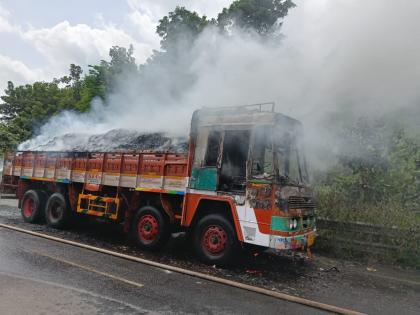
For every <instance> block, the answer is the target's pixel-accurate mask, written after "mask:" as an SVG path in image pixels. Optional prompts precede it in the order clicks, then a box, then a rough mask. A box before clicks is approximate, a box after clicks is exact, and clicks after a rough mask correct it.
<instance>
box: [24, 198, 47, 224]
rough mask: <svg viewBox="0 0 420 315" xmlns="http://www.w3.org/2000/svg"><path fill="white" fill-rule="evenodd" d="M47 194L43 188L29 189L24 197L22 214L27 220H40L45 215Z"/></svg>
mask: <svg viewBox="0 0 420 315" xmlns="http://www.w3.org/2000/svg"><path fill="white" fill-rule="evenodd" d="M45 199H46V194H45V193H44V192H43V191H41V190H28V191H26V192H25V194H24V195H23V197H22V206H21V214H22V218H23V220H24V221H25V222H28V223H36V222H40V221H41V220H42V219H43V217H44V208H45Z"/></svg>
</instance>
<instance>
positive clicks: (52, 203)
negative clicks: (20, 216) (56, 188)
mask: <svg viewBox="0 0 420 315" xmlns="http://www.w3.org/2000/svg"><path fill="white" fill-rule="evenodd" d="M70 217H71V216H70V209H69V207H68V206H67V202H66V199H65V198H64V196H63V195H62V194H60V193H54V194H52V195H51V196H50V198H48V201H47V206H46V208H45V220H46V221H47V225H48V226H50V227H53V228H56V229H62V228H64V227H65V226H66V225H67V224H68V223H69V221H70Z"/></svg>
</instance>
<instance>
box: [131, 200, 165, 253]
mask: <svg viewBox="0 0 420 315" xmlns="http://www.w3.org/2000/svg"><path fill="white" fill-rule="evenodd" d="M132 235H133V238H134V240H135V241H136V243H137V245H138V246H139V247H141V248H144V249H148V250H158V249H160V248H162V247H163V246H164V245H165V244H166V242H167V241H168V239H169V236H170V227H169V223H168V222H167V220H166V218H165V217H164V216H163V214H162V212H160V211H159V210H158V209H156V208H154V207H151V206H145V207H142V208H140V210H139V211H138V212H137V214H136V216H135V217H134V221H133V227H132Z"/></svg>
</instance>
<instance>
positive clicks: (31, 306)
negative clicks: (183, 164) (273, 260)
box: [0, 228, 320, 314]
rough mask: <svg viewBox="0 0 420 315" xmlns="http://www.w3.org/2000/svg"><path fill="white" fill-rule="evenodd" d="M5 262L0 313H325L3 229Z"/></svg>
mask: <svg viewBox="0 0 420 315" xmlns="http://www.w3.org/2000/svg"><path fill="white" fill-rule="evenodd" d="M0 257H1V259H0V314H142V313H160V314H161V313H171V314H172V313H194V314H221V313H223V314H280V313H288V314H314V313H320V312H319V311H317V310H314V309H310V308H308V307H305V306H301V305H298V304H294V303H289V302H285V301H281V300H277V299H274V298H271V297H267V296H264V295H260V294H256V293H252V292H248V291H244V290H240V289H236V288H232V287H228V286H225V285H220V284H216V283H213V282H209V281H205V280H202V279H197V278H194V277H191V276H186V275H181V274H178V273H174V272H170V271H167V270H162V269H159V268H155V267H150V266H146V265H143V264H139V263H135V262H130V261H127V260H124V259H120V258H117V257H113V256H109V255H105V254H101V253H96V252H92V251H89V250H85V249H82V248H78V247H73V246H70V245H66V244H62V243H58V242H54V241H50V240H46V239H42V238H37V237H34V236H30V235H26V234H22V233H19V232H15V231H10V230H7V229H4V228H0Z"/></svg>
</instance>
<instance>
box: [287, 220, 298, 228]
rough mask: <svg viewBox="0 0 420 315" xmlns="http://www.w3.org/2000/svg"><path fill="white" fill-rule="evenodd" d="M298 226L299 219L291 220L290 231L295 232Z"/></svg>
mask: <svg viewBox="0 0 420 315" xmlns="http://www.w3.org/2000/svg"><path fill="white" fill-rule="evenodd" d="M297 226H298V221H297V219H290V221H289V228H290V230H295V229H296V228H297Z"/></svg>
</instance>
